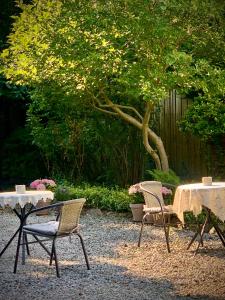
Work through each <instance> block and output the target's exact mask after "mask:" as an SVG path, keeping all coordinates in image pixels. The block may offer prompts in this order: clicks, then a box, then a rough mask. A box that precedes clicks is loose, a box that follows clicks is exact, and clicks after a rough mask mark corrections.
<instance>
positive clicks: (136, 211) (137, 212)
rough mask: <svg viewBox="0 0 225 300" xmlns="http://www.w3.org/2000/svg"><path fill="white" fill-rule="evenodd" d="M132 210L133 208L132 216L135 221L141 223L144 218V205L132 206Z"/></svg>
mask: <svg viewBox="0 0 225 300" xmlns="http://www.w3.org/2000/svg"><path fill="white" fill-rule="evenodd" d="M130 208H131V211H132V215H133V221H135V222H141V221H142V218H143V216H144V213H143V203H138V204H130Z"/></svg>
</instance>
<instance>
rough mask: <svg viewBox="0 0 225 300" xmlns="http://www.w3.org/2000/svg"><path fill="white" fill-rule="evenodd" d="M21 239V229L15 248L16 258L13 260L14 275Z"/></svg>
mask: <svg viewBox="0 0 225 300" xmlns="http://www.w3.org/2000/svg"><path fill="white" fill-rule="evenodd" d="M21 237H22V228H21V229H20V231H19V236H18V242H17V248H16V258H15V263H14V270H13V273H16V270H17V264H18V258H19V252H20V244H21Z"/></svg>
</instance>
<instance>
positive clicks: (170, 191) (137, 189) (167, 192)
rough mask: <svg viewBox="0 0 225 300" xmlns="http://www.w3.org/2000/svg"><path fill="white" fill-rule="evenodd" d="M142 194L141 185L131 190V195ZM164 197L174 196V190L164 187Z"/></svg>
mask: <svg viewBox="0 0 225 300" xmlns="http://www.w3.org/2000/svg"><path fill="white" fill-rule="evenodd" d="M140 192H141V186H140V183H137V184H134V185H131V186H130V188H129V191H128V193H129V195H132V194H135V193H140ZM161 192H162V195H163V197H167V196H171V195H172V190H170V189H168V188H167V187H165V186H163V187H162V190H161Z"/></svg>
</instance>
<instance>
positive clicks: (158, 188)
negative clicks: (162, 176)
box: [138, 181, 175, 253]
mask: <svg viewBox="0 0 225 300" xmlns="http://www.w3.org/2000/svg"><path fill="white" fill-rule="evenodd" d="M163 185H164V186H165V185H166V186H169V187H170V188H174V186H173V185H168V184H163ZM139 192H141V193H142V194H143V196H144V199H145V205H144V208H143V211H144V216H143V219H142V224H141V231H140V235H139V240H138V247H140V245H141V238H142V232H143V227H144V224H145V221H146V219H147V217H148V216H149V215H151V216H152V218H153V220H154V219H155V218H157V216H159V217H160V220H161V224H162V226H163V228H164V232H165V237H166V245H167V250H168V252H169V253H170V245H169V226H170V216H171V215H174V214H175V213H174V212H173V209H172V205H165V203H164V200H163V195H162V183H161V182H159V181H143V182H141V183H139ZM153 223H154V222H153Z"/></svg>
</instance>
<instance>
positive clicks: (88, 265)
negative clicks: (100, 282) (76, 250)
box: [76, 233, 90, 270]
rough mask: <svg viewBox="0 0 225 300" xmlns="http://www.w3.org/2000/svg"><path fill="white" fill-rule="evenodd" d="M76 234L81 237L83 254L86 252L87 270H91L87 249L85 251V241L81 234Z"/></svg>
mask: <svg viewBox="0 0 225 300" xmlns="http://www.w3.org/2000/svg"><path fill="white" fill-rule="evenodd" d="M76 234H77V235H78V236H79V238H80V241H81V245H82V249H83V252H84V257H85V261H86V265H87V269H88V270H90V264H89V261H88V256H87V252H86V249H85V246H84V240H83V238H82V236H81V235H80V233H76Z"/></svg>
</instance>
